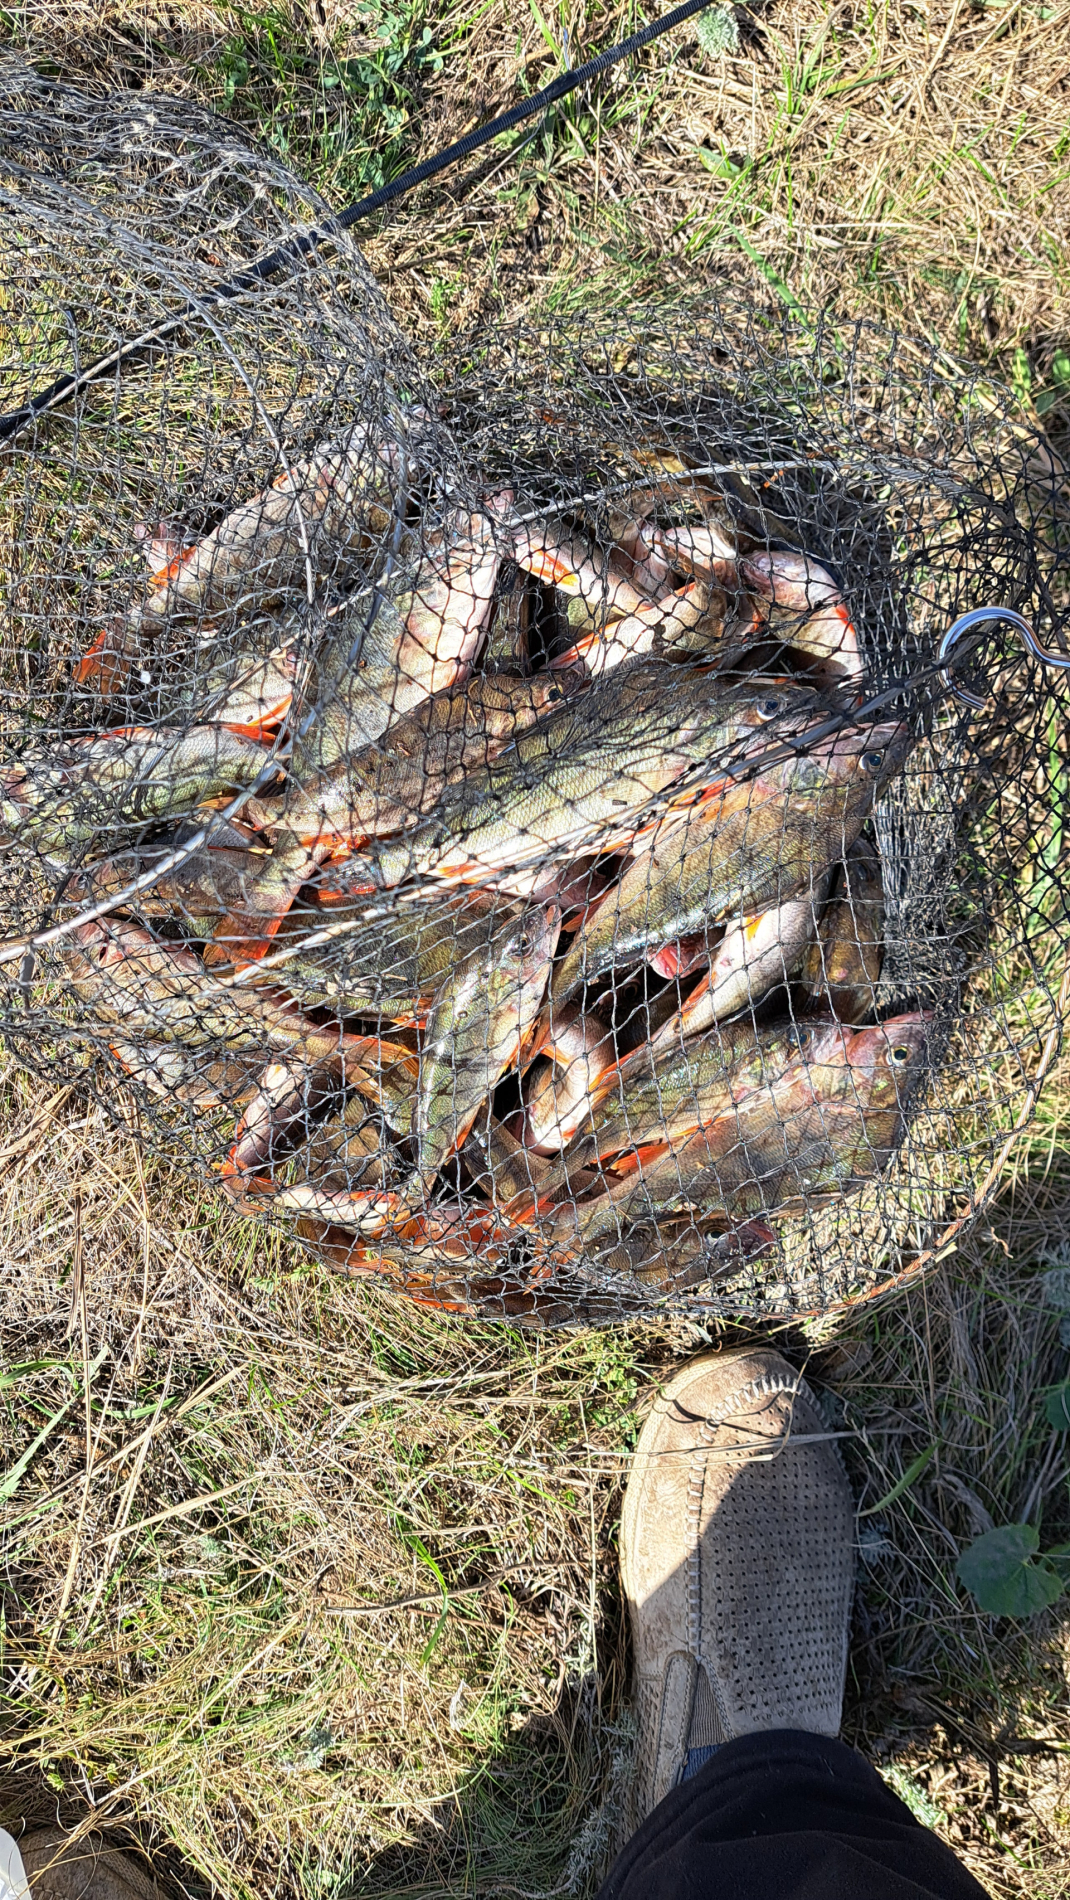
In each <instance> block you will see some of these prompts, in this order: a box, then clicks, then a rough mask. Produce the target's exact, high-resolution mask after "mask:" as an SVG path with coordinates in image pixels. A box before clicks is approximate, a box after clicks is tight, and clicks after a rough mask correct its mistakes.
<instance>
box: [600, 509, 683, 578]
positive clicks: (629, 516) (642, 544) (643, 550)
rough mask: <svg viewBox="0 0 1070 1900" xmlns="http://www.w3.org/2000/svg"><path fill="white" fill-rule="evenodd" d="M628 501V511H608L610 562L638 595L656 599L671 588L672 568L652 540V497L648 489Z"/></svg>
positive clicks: (653, 528)
mask: <svg viewBox="0 0 1070 1900" xmlns="http://www.w3.org/2000/svg"><path fill="white" fill-rule="evenodd" d="M628 501H629V502H630V508H611V509H610V511H609V544H608V545H609V555H610V559H611V560H613V561H614V562H615V564H616V565H617V566H618V567H619V568H622V569H623V571H624V573H625V574H626V575H627V576H628V578H629V579H630V580H631V581H632V582H633V583H634V585H635V586H636V588H637V589H638V590H639V592H640V593H641V594H648V595H649V596H650V598H651V600H657V599H659V598H660V596H661V595H662V594H665V593H667V592H668V591H669V590H670V588H671V586H672V579H671V575H672V565H671V563H670V562H669V561H667V560H666V559H665V557H664V555H663V554H662V553H661V552H660V551H659V549H658V546H657V542H656V538H655V526H654V516H653V510H654V506H655V502H656V497H655V495H654V493H653V491H652V490H646V491H643V490H637V491H633V493H632V495H631V496H630V497H628Z"/></svg>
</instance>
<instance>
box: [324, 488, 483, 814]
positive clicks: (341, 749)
mask: <svg viewBox="0 0 1070 1900" xmlns="http://www.w3.org/2000/svg"><path fill="white" fill-rule="evenodd" d="M505 505H506V504H505V503H504V502H502V503H501V504H500V506H501V507H504V506H505ZM501 538H502V528H501V524H500V521H497V520H496V518H495V513H494V512H493V511H492V510H491V509H490V508H489V507H488V510H486V511H482V512H481V511H477V512H475V513H472V514H461V513H455V514H453V515H451V516H450V517H449V519H448V521H447V523H446V524H445V526H444V528H443V530H442V532H441V534H439V535H437V536H429V537H428V539H427V541H426V542H421V543H419V544H415V545H413V547H412V548H411V550H410V551H409V554H408V558H407V560H406V562H405V563H403V564H402V565H400V566H399V567H398V569H397V570H396V571H395V572H394V573H393V574H392V575H391V576H389V577H388V578H383V579H381V580H380V582H379V584H378V585H377V586H375V587H363V588H360V589H358V590H357V592H356V593H355V594H354V595H353V596H351V598H350V599H349V600H348V601H347V602H345V603H344V604H343V605H342V606H340V607H339V608H337V609H334V610H332V611H331V614H330V616H329V617H328V619H327V620H326V621H325V623H324V630H323V638H322V640H321V646H320V650H319V652H318V653H317V656H316V660H315V663H314V665H313V668H312V676H311V680H310V685H309V692H308V703H309V711H310V715H312V714H314V717H311V716H306V717H305V718H304V719H302V720H300V721H299V722H298V732H297V735H296V737H295V741H294V749H293V773H294V777H295V779H296V781H297V783H298V784H300V785H303V786H306V787H307V788H308V789H309V790H310V791H311V790H312V789H313V787H312V784H311V781H312V780H313V779H314V777H315V776H316V775H317V774H318V773H320V772H323V771H324V770H326V769H327V768H328V767H330V766H332V765H334V764H335V763H337V761H339V760H341V759H346V758H348V757H349V756H350V755H351V754H352V753H354V752H356V751H358V750H359V749H360V748H361V747H362V746H367V745H371V744H372V743H373V742H374V741H375V740H377V739H379V738H380V737H381V736H382V734H383V733H384V732H385V731H386V729H387V727H388V726H391V725H393V724H394V723H395V721H396V720H399V719H402V718H404V717H405V716H406V715H407V714H410V713H412V712H413V711H415V709H416V707H417V706H419V705H420V703H421V701H423V700H425V699H429V698H431V697H432V695H434V694H435V693H441V692H446V691H447V690H448V689H449V688H451V687H453V686H455V685H457V684H458V683H459V682H460V681H461V680H463V679H464V678H466V677H467V674H468V671H469V668H470V666H471V664H472V662H473V661H474V660H475V657H476V655H477V653H478V651H479V648H480V646H481V645H482V643H483V637H484V633H485V631H486V626H487V622H488V620H489V618H490V609H491V603H492V601H493V598H494V589H495V584H496V581H497V576H498V567H499V562H500V554H499V543H500V541H501Z"/></svg>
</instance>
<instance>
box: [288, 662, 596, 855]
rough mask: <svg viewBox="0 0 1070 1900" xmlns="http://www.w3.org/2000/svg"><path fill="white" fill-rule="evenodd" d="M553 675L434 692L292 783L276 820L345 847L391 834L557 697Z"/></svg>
mask: <svg viewBox="0 0 1070 1900" xmlns="http://www.w3.org/2000/svg"><path fill="white" fill-rule="evenodd" d="M564 696H565V686H564V685H563V683H562V682H561V680H560V679H558V678H557V677H556V676H555V675H552V674H549V673H542V674H537V675H535V677H534V678H531V679H527V678H524V677H522V676H521V675H520V674H518V673H485V674H477V675H476V676H475V677H474V678H472V679H469V680H467V681H464V682H462V683H460V684H458V685H456V686H453V687H451V688H449V689H448V690H447V691H446V692H442V693H436V694H434V695H433V697H431V698H430V699H425V700H424V701H423V703H422V704H421V705H420V706H418V707H417V708H416V710H415V711H414V712H412V713H410V714H408V715H407V717H405V718H403V719H398V720H396V721H395V722H394V723H393V725H391V726H389V727H388V728H387V730H386V731H385V732H384V733H383V735H382V737H381V738H380V739H377V740H376V741H375V742H374V743H372V744H370V745H366V746H363V747H361V748H360V749H359V750H358V751H356V752H354V753H351V754H349V755H348V756H347V757H345V758H342V759H339V760H338V761H337V763H336V764H335V765H332V766H330V767H328V769H327V770H326V771H325V772H322V773H320V774H319V775H318V777H317V778H316V779H315V780H314V781H313V783H312V785H311V786H310V787H309V788H308V789H301V788H299V787H297V788H294V789H293V790H292V791H291V792H290V793H289V795H288V797H287V799H286V803H285V805H284V807H283V808H282V809H281V811H280V814H279V822H280V825H282V826H284V827H285V829H286V830H287V831H288V832H292V833H293V834H294V835H296V836H297V837H299V838H301V839H303V840H304V841H305V842H312V841H315V840H322V839H328V838H329V839H330V840H331V841H332V842H334V843H335V844H336V845H337V846H339V847H346V848H348V846H349V845H351V844H352V843H354V842H359V841H361V840H363V839H364V838H368V837H384V836H389V835H390V834H391V833H392V832H395V831H401V830H403V829H404V828H405V826H406V825H409V824H412V823H413V822H414V820H416V819H418V818H420V817H421V816H422V815H423V814H425V813H426V812H428V811H430V810H431V809H432V808H433V807H434V806H435V805H436V804H437V803H438V801H439V799H440V798H441V797H442V794H443V792H444V791H445V790H446V788H447V786H449V785H452V784H453V783H455V782H456V781H457V780H459V779H462V778H463V777H464V776H465V775H466V774H467V773H468V772H471V771H472V770H473V769H475V768H476V767H477V766H480V765H485V764H487V763H489V761H490V760H491V759H493V758H496V757H497V756H498V754H499V753H500V752H502V751H504V750H505V749H506V747H507V746H509V745H511V744H512V742H513V740H514V739H516V738H517V737H519V735H520V734H521V733H523V732H527V731H529V730H530V728H531V727H532V726H534V725H536V724H537V722H538V721H539V719H540V718H541V717H542V716H543V715H544V714H545V713H546V712H547V711H548V710H550V709H551V708H552V707H554V706H555V705H558V704H560V703H561V701H562V700H563V699H564Z"/></svg>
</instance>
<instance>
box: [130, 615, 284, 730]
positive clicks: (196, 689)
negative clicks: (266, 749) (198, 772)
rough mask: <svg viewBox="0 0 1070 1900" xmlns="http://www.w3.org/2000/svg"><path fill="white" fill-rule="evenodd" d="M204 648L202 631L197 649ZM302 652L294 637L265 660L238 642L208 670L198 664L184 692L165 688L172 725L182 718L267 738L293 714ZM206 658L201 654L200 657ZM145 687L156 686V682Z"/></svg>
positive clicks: (212, 662)
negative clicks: (292, 705)
mask: <svg viewBox="0 0 1070 1900" xmlns="http://www.w3.org/2000/svg"><path fill="white" fill-rule="evenodd" d="M202 643H203V630H202V638H201V641H199V642H198V645H199V646H200V645H201V644H202ZM300 647H301V642H300V640H299V639H298V638H297V637H294V638H291V639H289V640H285V641H283V642H282V643H281V644H276V645H275V646H273V647H272V648H271V650H270V651H269V652H268V653H266V654H263V655H260V654H257V653H256V651H255V650H254V649H252V648H250V649H248V650H243V648H242V647H241V645H240V643H236V645H235V649H234V650H232V651H231V652H229V653H226V654H224V655H221V656H219V657H217V658H214V659H212V660H211V662H210V664H209V665H207V666H202V667H197V666H196V665H195V666H194V667H193V668H192V669H191V673H190V675H189V677H188V679H187V682H186V683H184V686H183V689H182V690H181V691H180V692H174V691H169V690H168V688H167V686H166V683H164V684H161V687H160V689H159V692H160V698H161V700H162V701H164V702H165V704H166V716H167V718H168V720H169V721H170V722H171V723H172V724H174V723H176V722H177V719H178V718H179V717H188V718H189V719H190V720H193V721H195V722H196V723H197V724H198V725H217V724H218V725H225V726H226V727H227V728H228V729H229V730H230V731H231V732H240V733H244V734H245V736H246V737H247V738H249V739H267V738H268V737H269V736H270V735H271V734H273V733H274V732H275V731H277V729H278V727H279V726H280V725H281V724H282V722H283V720H284V719H285V718H286V715H287V713H288V712H289V710H290V706H291V703H292V701H293V695H294V688H295V686H296V684H297V676H298V663H299V655H300ZM201 657H202V655H201V654H200V653H198V655H197V658H198V659H200V658H201ZM144 683H145V684H151V683H152V681H151V678H150V680H148V681H145V682H144Z"/></svg>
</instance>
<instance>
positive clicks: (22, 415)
mask: <svg viewBox="0 0 1070 1900" xmlns="http://www.w3.org/2000/svg"><path fill="white" fill-rule="evenodd" d="M711 4H712V0H683V5H681V6H678V7H674V8H673V10H672V12H671V13H667V14H666V15H665V16H664V18H663V19H661V20H655V21H654V22H653V23H652V24H651V25H650V26H644V27H640V29H639V31H638V32H637V33H632V34H630V35H629V37H628V38H627V39H626V40H621V41H620V42H619V44H618V45H616V46H610V47H608V48H607V50H606V51H605V52H604V53H599V54H598V56H597V58H595V59H589V60H588V61H587V64H586V65H585V66H577V67H576V68H575V69H574V70H570V71H569V72H566V73H560V74H559V75H558V77H557V78H556V79H552V80H551V81H550V84H549V85H548V86H543V87H542V89H541V91H539V92H536V93H533V94H532V96H531V98H530V99H523V100H521V102H520V104H519V105H515V106H510V108H509V110H508V112H503V113H501V114H500V115H499V117H498V118H496V119H491V120H490V121H489V122H488V123H487V124H486V125H481V126H478V127H477V128H476V129H475V130H474V131H472V132H467V133H466V134H465V136H464V138H463V139H457V140H456V142H455V143H454V144H453V145H447V146H446V147H445V149H444V150H443V151H441V152H436V153H435V155H434V157H433V158H425V159H424V160H423V162H422V163H421V164H419V165H414V166H413V167H412V169H411V171H407V172H402V173H401V175H400V177H398V178H394V179H392V180H391V182H390V184H388V185H380V187H379V189H378V191H373V192H371V193H370V194H369V196H368V197H367V198H360V199H358V200H357V202H356V203H355V204H351V205H348V206H347V207H346V209H345V210H344V211H342V212H340V213H339V215H338V216H337V217H336V218H332V219H331V220H330V222H329V223H327V224H324V225H313V226H312V228H311V230H308V231H300V232H295V233H294V236H293V237H292V238H289V239H288V240H287V241H286V243H285V244H280V245H279V246H278V247H277V248H276V249H275V250H273V251H268V252H266V253H265V255H264V256H263V257H257V258H254V259H253V260H252V261H251V262H250V263H249V264H247V265H246V266H245V268H244V269H243V270H242V271H240V272H239V273H238V275H237V276H235V277H228V278H226V279H225V280H224V281H223V282H222V283H218V284H212V285H211V286H210V287H209V288H208V289H207V290H206V291H205V292H204V293H203V295H202V296H200V297H199V298H198V299H197V300H196V302H189V303H187V304H186V305H185V306H184V307H183V308H182V309H181V310H179V311H177V312H176V314H175V315H174V316H173V317H168V318H166V319H165V321H164V322H163V323H160V324H158V325H157V326H156V327H155V328H154V329H152V330H145V331H142V333H141V335H140V336H136V337H132V338H131V339H130V340H129V341H128V342H126V343H120V344H118V345H117V346H116V348H115V349H113V350H109V352H108V353H107V355H105V356H100V357H98V358H97V359H96V361H95V362H93V363H89V364H87V366H86V367H85V369H82V370H79V371H78V372H77V373H76V374H74V375H72V374H71V373H70V372H69V371H65V372H64V374H63V375H62V376H57V378H56V380H55V382H54V383H50V384H49V386H48V388H47V389H42V390H40V391H39V392H38V394H37V395H36V396H30V397H28V398H27V400H26V401H25V402H24V403H23V404H22V405H21V406H20V407H19V408H18V409H13V410H12V411H11V412H10V413H9V414H8V415H6V416H0V441H10V440H11V438H12V436H15V435H17V434H18V433H19V431H20V430H21V429H24V428H26V426H27V424H28V423H31V422H35V421H36V420H37V418H38V417H39V416H43V415H46V414H47V413H48V411H49V410H50V409H55V408H56V407H58V405H59V404H60V403H62V402H69V401H70V399H71V397H72V396H77V395H79V394H80V393H81V391H82V390H83V389H87V388H88V387H89V385H90V384H91V383H95V382H99V380H100V378H101V377H102V376H106V375H108V374H109V372H110V371H113V370H120V369H122V368H123V367H124V365H125V364H127V363H129V362H130V361H131V360H132V359H133V358H134V357H135V356H139V355H140V354H141V352H142V351H143V350H147V349H151V348H152V347H153V346H154V345H155V344H158V343H163V342H165V341H166V339H167V338H168V337H169V336H173V335H174V333H175V331H176V330H180V329H182V327H183V326H184V325H185V324H187V323H188V322H190V320H191V319H192V318H195V317H197V316H198V315H199V314H200V313H201V311H202V310H204V309H205V308H206V307H207V308H211V307H212V306H213V305H216V304H221V303H227V302H228V301H229V300H230V299H231V298H232V297H240V296H243V295H244V294H245V292H246V291H249V290H254V289H255V288H256V286H257V284H260V283H263V282H264V281H265V280H266V279H267V278H269V277H277V276H278V275H279V273H280V272H281V271H285V270H287V269H289V268H291V267H292V266H294V265H296V264H299V263H300V262H301V260H302V258H305V257H308V256H309V255H310V253H311V252H313V251H315V250H317V249H318V248H319V246H320V245H321V244H325V243H327V242H328V241H329V240H330V239H331V238H333V237H337V236H338V235H339V233H340V232H342V231H348V229H349V227H350V226H351V225H353V224H356V223H358V221H359V220H360V219H361V218H370V217H371V216H372V214H373V212H376V211H381V210H382V208H383V206H384V205H387V204H390V202H391V201H392V200H393V199H394V198H400V197H401V196H402V195H403V193H405V192H407V191H413V190H414V189H415V188H416V186H417V185H423V184H426V182H427V180H428V179H429V178H434V177H436V176H437V174H438V173H439V172H443V171H446V170H447V169H448V167H449V166H450V165H456V164H458V163H459V162H460V161H461V160H462V159H465V158H470V157H471V156H472V153H473V152H478V150H479V148H480V146H482V145H487V144H489V142H490V140H491V139H495V138H498V137H499V136H500V135H501V134H502V133H503V132H511V131H512V129H513V127H514V126H515V125H520V124H521V123H522V121H523V120H524V119H530V118H532V117H533V116H534V114H535V113H537V112H543V111H545V109H546V108H547V106H552V105H553V104H555V102H556V101H557V100H558V99H563V98H564V97H565V95H566V93H570V92H572V91H574V90H575V88H576V87H577V86H582V85H585V84H586V82H587V81H588V80H589V79H595V78H597V77H598V75H599V74H600V73H604V72H606V71H607V69H608V68H609V67H610V66H615V65H616V64H617V62H618V61H619V60H622V59H628V58H629V57H630V55H631V54H632V53H638V52H639V51H640V50H641V48H642V47H644V46H649V45H650V42H651V41H652V40H656V39H660V38H661V35H662V34H663V33H668V32H669V31H670V29H671V28H672V27H674V26H679V25H680V24H681V23H682V21H684V20H689V19H690V18H691V17H692V15H693V14H696V13H702V12H704V11H705V9H706V8H707V7H708V6H710V5H711Z"/></svg>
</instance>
